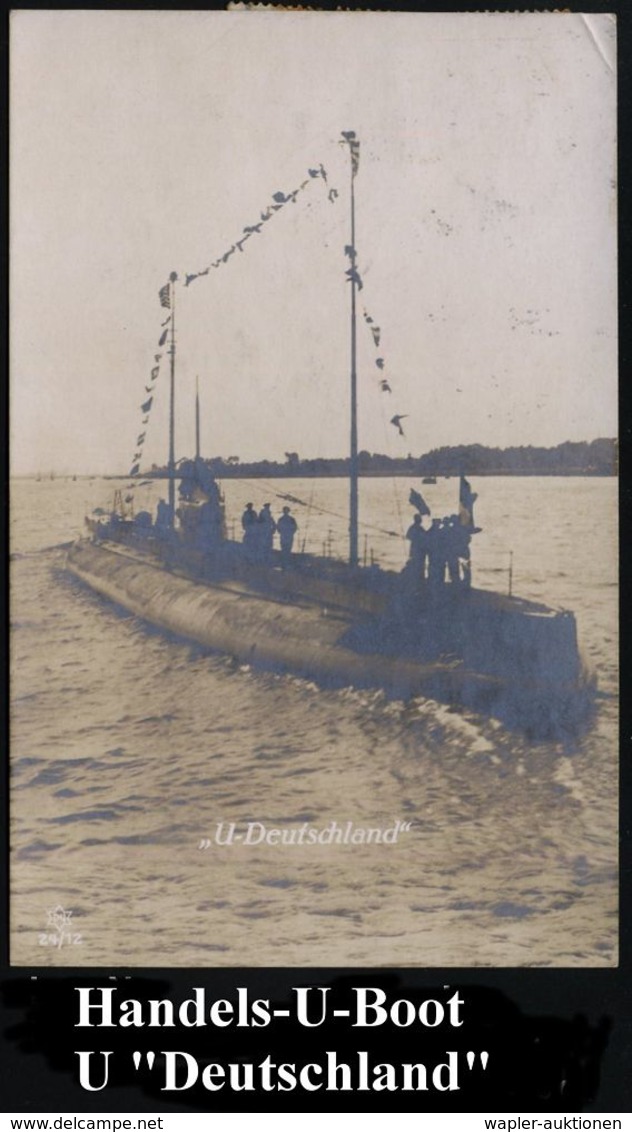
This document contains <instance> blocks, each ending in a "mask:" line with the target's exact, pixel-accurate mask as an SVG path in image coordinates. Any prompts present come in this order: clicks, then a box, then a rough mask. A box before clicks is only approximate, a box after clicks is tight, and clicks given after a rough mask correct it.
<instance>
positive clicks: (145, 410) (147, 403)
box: [140, 397, 153, 413]
mask: <svg viewBox="0 0 632 1132" xmlns="http://www.w3.org/2000/svg"><path fill="white" fill-rule="evenodd" d="M152 401H153V397H148V398H147V400H146V401H145V402H144V403H143V404H142V405H141V407H140V408H141V412H142V413H148V412H149V410H150V409H151V403H152Z"/></svg>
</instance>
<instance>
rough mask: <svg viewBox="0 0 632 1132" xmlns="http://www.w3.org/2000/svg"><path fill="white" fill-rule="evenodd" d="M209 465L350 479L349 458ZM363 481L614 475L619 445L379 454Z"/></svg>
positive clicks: (366, 462) (219, 472)
mask: <svg viewBox="0 0 632 1132" xmlns="http://www.w3.org/2000/svg"><path fill="white" fill-rule="evenodd" d="M204 462H205V464H206V465H207V466H208V467H209V469H210V470H211V471H212V472H213V474H214V475H216V476H217V477H218V478H222V479H230V478H237V477H239V478H244V479H249V478H252V479H256V478H257V477H265V478H267V479H274V478H276V477H278V478H283V477H287V476H304V477H312V476H318V477H320V476H322V477H325V476H348V475H349V457H348V456H347V457H341V458H331V459H326V458H325V457H318V458H316V459H313V460H302V459H301V458H300V456H299V454H298V452H286V453H285V460H284V461H278V460H256V461H250V462H249V461H244V462H243V463H242V461H241V460H240V458H239V456H228V457H227V458H226V459H224V458H223V457H220V456H218V457H215V458H214V459H210V460H205V461H204ZM358 468H359V472H360V475H362V476H421V477H422V478H423V477H424V476H458V475H472V476H474V475H476V476H614V475H616V473H617V442H616V440H612V439H608V438H601V439H599V440H592V441H575V442H572V441H570V440H567V441H565V442H564V443H563V444H557V445H556V446H555V447H554V448H539V447H534V446H533V445H531V444H529V445H527V446H520V447H515V448H488V447H486V446H485V445H484V444H459V445H456V446H455V447H446V448H433V449H432V450H431V451H430V452H426V453H425V454H424V455H423V456H412V455H408V456H406V457H401V456H400V457H391V456H384V455H382V454H381V453H379V452H367V451H366V450H364V451H361V452H359V453H358ZM149 474H150V475H165V474H166V468H164V467H158V466H157V465H155V464H154V465H153V466H152V469H151V472H150V473H149Z"/></svg>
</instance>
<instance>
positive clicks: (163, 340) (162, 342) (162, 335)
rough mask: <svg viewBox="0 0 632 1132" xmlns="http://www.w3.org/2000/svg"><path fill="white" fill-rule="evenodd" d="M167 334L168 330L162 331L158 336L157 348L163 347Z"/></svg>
mask: <svg viewBox="0 0 632 1132" xmlns="http://www.w3.org/2000/svg"><path fill="white" fill-rule="evenodd" d="M168 333H169V331H168V330H163V332H162V334H161V335H160V339H159V341H158V345H159V346H164V344H165V342H166V341H167V334H168Z"/></svg>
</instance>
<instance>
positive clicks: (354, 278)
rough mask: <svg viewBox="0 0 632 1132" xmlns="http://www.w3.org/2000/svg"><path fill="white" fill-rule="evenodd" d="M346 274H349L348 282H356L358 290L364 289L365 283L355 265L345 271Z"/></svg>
mask: <svg viewBox="0 0 632 1132" xmlns="http://www.w3.org/2000/svg"><path fill="white" fill-rule="evenodd" d="M345 275H346V276H347V282H349V283H355V284H356V286H357V288H358V291H361V290H362V288H363V286H364V284H363V282H362V279H361V278H360V274H359V272H358V271H356V269H355V267H350V268H349V269H348V271H345Z"/></svg>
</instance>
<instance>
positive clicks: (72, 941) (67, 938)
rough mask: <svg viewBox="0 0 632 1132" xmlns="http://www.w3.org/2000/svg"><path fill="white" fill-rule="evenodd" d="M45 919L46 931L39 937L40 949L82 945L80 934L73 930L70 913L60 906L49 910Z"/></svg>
mask: <svg viewBox="0 0 632 1132" xmlns="http://www.w3.org/2000/svg"><path fill="white" fill-rule="evenodd" d="M47 917H48V918H47V924H46V927H47V930H46V931H45V932H40V936H39V945H40V947H63V946H64V944H65V945H66V946H68V945H70V946H71V947H77V946H78V945H80V944H82V943H83V939H82V936H81V932H76V931H74V930H73V924H72V912H67V911H66V909H65V908H62V906H61V904H57V905H56V907H55V908H49V910H48V913H47Z"/></svg>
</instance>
